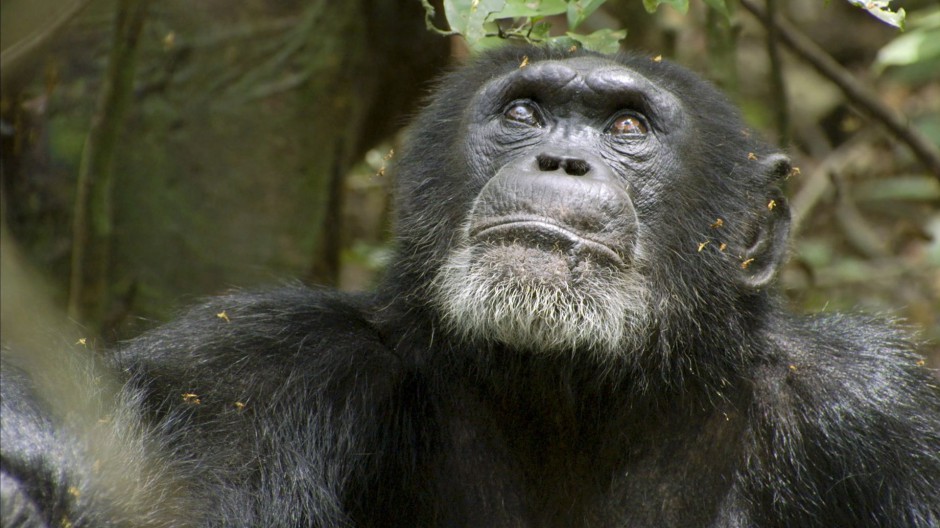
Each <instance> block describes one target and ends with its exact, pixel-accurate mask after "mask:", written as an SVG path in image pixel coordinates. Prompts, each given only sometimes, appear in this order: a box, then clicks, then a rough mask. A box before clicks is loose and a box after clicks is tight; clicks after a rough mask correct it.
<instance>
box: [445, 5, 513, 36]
mask: <svg viewBox="0 0 940 528" xmlns="http://www.w3.org/2000/svg"><path fill="white" fill-rule="evenodd" d="M505 5H506V0H444V15H445V16H446V17H447V24H448V25H450V29H451V30H453V31H456V32H457V33H460V34H461V35H463V36H464V38H465V39H467V44H468V45H469V46H471V47H473V46H474V45H475V44H476V43H477V41H478V40H480V39H482V38H483V37H485V36H486V29H485V28H484V24H485V23H486V22H487V20H488V19H489V17H490V15H491V14H493V13H496V12H499V11H502V9H503V8H504V7H505Z"/></svg>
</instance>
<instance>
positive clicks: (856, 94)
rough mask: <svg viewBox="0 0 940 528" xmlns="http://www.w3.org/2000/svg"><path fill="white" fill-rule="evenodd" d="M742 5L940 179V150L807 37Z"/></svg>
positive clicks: (749, 1) (745, 0)
mask: <svg viewBox="0 0 940 528" xmlns="http://www.w3.org/2000/svg"><path fill="white" fill-rule="evenodd" d="M741 5H742V6H744V8H745V9H747V10H748V11H750V12H751V14H753V15H754V16H756V17H757V18H758V19H759V20H760V21H761V23H763V24H764V25H765V26H768V27H770V25H771V24H772V25H773V27H774V29H775V30H776V32H777V35H778V36H779V37H780V40H781V41H782V42H783V43H784V44H786V45H787V46H788V47H789V48H790V50H792V51H793V52H794V53H795V54H796V55H798V56H799V57H800V58H801V59H803V60H805V61H806V62H808V63H809V64H810V65H812V66H813V68H815V69H816V71H818V72H819V73H820V74H822V75H823V76H824V77H826V78H827V79H829V80H831V81H832V82H833V83H835V84H836V86H838V87H839V88H840V89H842V92H843V93H844V94H845V96H846V97H847V98H848V99H849V100H850V101H852V102H853V103H855V104H856V105H858V107H859V108H860V109H861V110H862V111H863V112H865V113H867V114H868V115H869V116H870V117H871V118H873V119H876V120H878V121H881V122H882V123H884V126H886V127H887V128H888V130H890V131H891V133H892V134H894V135H895V136H896V137H897V138H898V139H900V140H901V141H902V142H904V143H905V144H907V145H908V146H909V147H910V148H911V150H912V151H913V152H914V155H915V156H917V158H918V159H919V160H920V161H921V162H922V163H923V164H924V165H925V166H926V167H927V170H928V171H930V172H932V173H933V174H934V175H936V176H937V178H940V149H937V147H935V146H934V145H933V144H932V143H930V141H929V140H928V139H927V138H925V137H924V136H923V134H921V133H920V132H919V131H918V130H916V129H914V128H911V127H909V126H908V125H907V123H906V122H905V120H904V119H903V118H902V117H901V116H899V115H898V114H897V113H896V112H894V110H892V109H891V108H889V107H888V106H887V105H885V104H884V103H882V102H881V100H879V99H878V96H877V95H876V94H875V93H874V92H872V91H871V90H870V89H868V88H867V87H866V86H865V85H863V84H862V83H861V82H859V80H858V79H856V78H855V77H854V76H853V75H852V74H851V73H849V72H848V71H847V70H846V69H845V68H843V67H842V66H841V65H840V64H839V63H838V62H836V61H835V60H834V59H833V58H832V57H831V56H829V54H827V53H826V52H825V51H823V49H822V48H820V47H819V46H818V45H816V43H815V42H813V41H812V40H810V38H809V37H807V36H806V35H804V34H803V33H802V32H801V31H800V30H799V29H797V28H795V27H793V25H792V24H790V23H789V22H787V21H786V20H784V19H783V18H782V17H779V16H778V17H776V19H775V20H774V21H770V20H769V19H768V18H767V13H766V11H765V10H764V8H762V7H761V6H759V5H757V3H756V2H755V0H741Z"/></svg>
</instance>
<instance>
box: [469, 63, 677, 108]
mask: <svg viewBox="0 0 940 528" xmlns="http://www.w3.org/2000/svg"><path fill="white" fill-rule="evenodd" d="M520 66H521V67H519V68H517V69H516V70H514V71H511V72H509V73H507V74H505V75H502V76H500V77H497V78H495V79H492V80H491V81H490V82H488V83H487V84H486V85H485V86H484V88H483V90H482V93H481V95H482V99H483V100H488V101H493V102H502V103H508V102H510V101H513V100H516V99H533V100H535V101H537V102H539V103H541V104H545V105H549V106H552V107H555V108H565V109H567V110H568V111H570V112H578V113H582V114H586V115H588V116H593V114H598V115H608V114H609V113H610V112H613V111H616V110H620V109H634V110H638V111H642V112H644V113H649V114H655V115H656V116H657V117H658V119H660V120H662V122H663V123H664V124H665V123H668V122H678V121H679V120H681V115H680V114H681V112H680V110H681V104H680V103H679V100H678V98H677V97H676V96H675V95H674V94H673V93H672V92H670V91H668V90H667V89H665V88H663V87H661V86H657V85H656V84H655V83H654V82H653V81H651V80H650V79H649V78H647V77H646V76H644V75H643V74H641V73H639V72H637V71H635V70H632V69H630V68H628V67H626V66H624V65H622V64H620V63H617V62H614V61H612V60H609V59H606V58H603V57H593V56H585V57H573V58H569V59H561V60H547V61H539V62H535V63H532V64H526V65H524V66H522V65H520ZM676 124H677V123H676Z"/></svg>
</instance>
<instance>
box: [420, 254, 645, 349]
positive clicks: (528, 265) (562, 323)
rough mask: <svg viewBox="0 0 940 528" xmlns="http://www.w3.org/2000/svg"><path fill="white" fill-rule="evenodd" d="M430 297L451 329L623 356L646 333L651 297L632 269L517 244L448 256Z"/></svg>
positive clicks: (520, 343)
mask: <svg viewBox="0 0 940 528" xmlns="http://www.w3.org/2000/svg"><path fill="white" fill-rule="evenodd" d="M434 299H435V303H436V305H437V308H438V309H439V310H440V311H441V313H442V315H443V318H444V321H445V323H446V324H448V325H449V326H450V328H451V329H452V330H453V331H455V332H457V333H459V334H462V335H464V336H465V337H467V338H470V339H472V340H474V341H478V342H480V341H482V342H487V343H502V344H505V345H508V346H509V347H512V348H516V349H520V350H526V351H531V352H540V353H554V354H558V353H565V352H574V351H589V352H591V353H595V354H599V355H602V356H604V357H611V356H622V355H627V354H629V353H630V352H631V351H633V350H636V349H637V347H639V346H640V345H641V344H642V342H643V341H644V340H645V339H646V336H647V335H648V331H647V329H648V326H649V320H648V314H649V310H648V306H649V304H648V299H649V292H648V290H647V289H646V288H645V286H644V284H643V281H642V280H641V277H640V276H639V274H638V273H637V272H636V271H633V270H627V271H624V270H618V269H614V268H611V267H608V266H602V265H600V264H597V263H595V262H593V261H592V260H591V259H590V257H588V256H582V257H581V258H580V259H578V260H572V259H571V258H570V257H568V256H566V255H564V254H561V253H556V252H552V251H544V250H541V249H536V248H530V247H525V246H521V245H517V244H508V245H480V246H469V247H464V248H461V249H459V250H457V251H455V252H453V253H451V256H450V258H449V259H448V260H447V261H446V262H445V263H444V266H443V267H442V268H441V270H440V272H439V273H438V275H437V277H436V280H435V281H434Z"/></svg>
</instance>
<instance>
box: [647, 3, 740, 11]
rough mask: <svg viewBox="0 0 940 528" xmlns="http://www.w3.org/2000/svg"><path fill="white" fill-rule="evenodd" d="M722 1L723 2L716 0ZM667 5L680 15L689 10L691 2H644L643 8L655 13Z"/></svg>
mask: <svg viewBox="0 0 940 528" xmlns="http://www.w3.org/2000/svg"><path fill="white" fill-rule="evenodd" d="M716 1H719V2H720V1H722V0H716ZM662 4H666V5H668V6H672V8H673V9H675V10H676V11H678V12H680V13H686V12H687V11H688V10H689V0H643V7H645V8H646V12H647V13H654V12H655V11H656V9H657V8H659V6H660V5H662Z"/></svg>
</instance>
